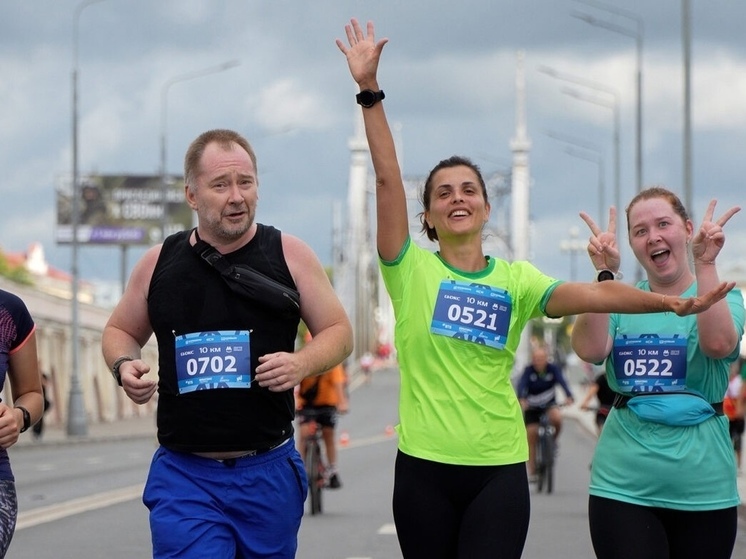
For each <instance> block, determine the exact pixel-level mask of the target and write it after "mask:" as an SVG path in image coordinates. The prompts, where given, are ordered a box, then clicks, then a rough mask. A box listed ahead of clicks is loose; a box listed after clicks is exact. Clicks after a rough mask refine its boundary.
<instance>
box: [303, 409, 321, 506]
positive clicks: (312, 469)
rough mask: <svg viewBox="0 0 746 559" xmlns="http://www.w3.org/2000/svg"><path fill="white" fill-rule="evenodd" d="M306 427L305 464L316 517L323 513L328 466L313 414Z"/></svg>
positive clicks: (310, 496)
mask: <svg viewBox="0 0 746 559" xmlns="http://www.w3.org/2000/svg"><path fill="white" fill-rule="evenodd" d="M306 413H308V412H306ZM306 425H307V428H308V435H307V436H306V438H305V453H304V455H303V464H304V465H305V467H306V478H307V479H308V504H309V510H310V513H311V514H312V515H316V514H321V513H322V512H323V511H322V498H321V492H322V490H323V489H324V487H325V486H326V464H325V463H324V458H323V455H322V453H321V428H320V427H319V424H318V423H317V421H316V418H315V417H314V416H313V414H309V421H308V423H306Z"/></svg>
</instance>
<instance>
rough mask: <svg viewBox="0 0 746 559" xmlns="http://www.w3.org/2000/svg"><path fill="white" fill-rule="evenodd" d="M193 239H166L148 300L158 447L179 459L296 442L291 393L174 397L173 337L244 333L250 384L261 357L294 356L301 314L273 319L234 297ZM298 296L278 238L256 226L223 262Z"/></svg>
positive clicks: (257, 388) (262, 391) (256, 391)
mask: <svg viewBox="0 0 746 559" xmlns="http://www.w3.org/2000/svg"><path fill="white" fill-rule="evenodd" d="M189 235H190V231H182V232H180V233H177V234H175V235H171V236H170V237H168V238H167V239H166V240H165V242H164V243H163V247H162V249H161V254H160V256H159V258H158V262H157V263H156V266H155V269H154V271H153V277H152V280H151V282H150V290H149V293H148V313H149V315H150V323H151V325H152V327H153V331H154V332H155V336H156V339H157V341H158V354H159V358H158V369H159V370H158V414H157V420H158V441H159V442H160V443H161V444H162V445H164V446H167V447H169V448H171V449H173V450H177V451H183V452H216V451H217V452H221V451H233V450H248V449H259V448H266V447H270V446H273V445H275V444H277V443H279V442H281V441H283V440H285V439H287V438H288V437H290V436H291V435H292V434H293V415H294V401H293V391H292V390H287V391H285V392H281V393H277V392H270V391H269V390H267V389H266V388H261V387H260V386H259V385H257V384H252V385H251V388H248V389H236V388H229V389H225V388H223V389H220V388H219V389H213V390H198V391H195V392H189V393H186V394H179V391H178V385H177V378H176V357H175V337H176V336H179V335H184V334H188V333H194V332H208V331H216V330H249V331H250V351H251V374H252V378H253V376H254V372H255V370H256V367H257V365H258V364H259V361H258V358H259V356H260V355H264V354H267V353H273V352H276V351H287V352H292V351H293V350H294V348H295V337H296V335H297V332H298V323H299V321H300V313H299V312H298V313H295V314H293V315H292V316H290V315H283V316H278V315H277V313H273V312H272V311H271V310H267V309H265V308H264V307H262V306H261V305H258V304H256V303H253V302H252V301H250V300H249V299H247V298H243V297H240V296H239V295H236V294H234V293H233V292H232V291H231V289H230V288H229V287H228V285H227V284H226V283H225V282H224V281H223V279H222V278H221V277H220V275H219V273H218V271H217V270H216V269H215V268H213V267H211V266H210V265H209V264H207V263H206V262H204V261H203V260H202V259H201V258H200V256H199V255H198V254H197V253H196V252H195V251H194V250H193V249H192V247H191V245H190V244H189ZM224 256H225V257H226V258H227V259H228V260H229V261H230V262H232V263H245V264H248V265H250V266H251V267H252V268H254V269H256V270H258V271H260V272H262V273H263V274H265V275H267V276H269V277H271V278H273V279H275V280H276V281H279V282H280V283H282V284H284V285H287V286H288V287H292V288H295V282H294V281H293V278H292V276H291V274H290V270H289V269H288V266H287V263H286V262H285V257H284V254H283V250H282V242H281V238H280V231H279V230H277V229H275V228H274V227H271V226H265V225H261V224H258V225H257V231H256V235H255V236H254V238H253V239H252V240H251V241H249V243H247V244H246V245H244V246H243V247H241V248H240V249H238V250H236V251H235V252H232V253H229V254H226V255H224Z"/></svg>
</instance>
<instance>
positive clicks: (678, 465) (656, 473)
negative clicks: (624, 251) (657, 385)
mask: <svg viewBox="0 0 746 559" xmlns="http://www.w3.org/2000/svg"><path fill="white" fill-rule="evenodd" d="M638 287H639V288H641V289H644V290H645V291H649V290H650V287H649V285H648V282H647V281H644V282H641V283H639V284H638ZM696 290H697V287H696V283H695V284H693V285H692V286H691V287H690V288H689V289H687V290H686V291H685V292H684V293H682V294H681V296H682V297H694V296H696V293H697V291H696ZM726 300H727V302H728V306H729V307H730V311H731V315H732V317H733V323H734V325H735V327H736V331H737V332H738V336H739V339H740V337H741V335H742V334H743V327H744V306H743V296H742V295H741V292H740V291H739V290H737V289H734V290H733V291H731V292H730V293H729V294H728V295H727V298H726ZM609 334H610V335H611V336H612V338H614V339H619V338H621V337H625V336H626V337H628V338H639V337H645V336H646V335H647V336H651V335H652V336H654V335H657V336H659V337H661V338H669V339H671V338H673V337H674V336H676V335H678V336H679V337H681V338H684V339H685V340H686V362H685V364H684V363H681V364H680V365H679V368H681V367H685V379H686V387H687V388H689V389H692V390H696V391H697V392H699V393H701V394H702V395H703V396H704V397H705V399H707V400H708V401H709V402H712V403H715V402H720V401H722V400H723V395H724V394H725V391H726V390H727V387H728V377H729V368H730V364H731V363H732V362H733V361H734V360H735V359H736V358H737V357H738V351H739V348H738V346H736V347H735V349H734V350H733V353H732V354H731V355H729V356H728V357H727V358H726V359H711V358H709V357H707V356H706V355H704V354H703V353H702V351H701V350H700V347H699V343H698V340H699V332H698V329H697V317H696V316H695V315H691V316H686V317H679V316H677V315H676V314H675V313H657V314H649V315H620V314H612V315H611V318H610V321H609ZM682 361H683V360H682ZM606 372H607V378H608V379H609V386H610V387H611V388H612V389H613V390H615V391H619V390H620V384H619V382H618V380H617V378H616V375H615V371H614V366H613V363H612V359H607V360H606ZM590 494H591V495H596V496H599V497H606V498H609V499H615V500H618V501H624V502H628V503H633V504H638V505H644V506H651V507H663V508H672V509H678V510H691V511H698V510H714V509H721V508H727V507H732V506H736V505H738V503H739V498H738V488H737V485H736V464H735V458H734V453H733V445H732V443H731V440H730V435H729V434H728V418H727V417H725V416H713V417H711V418H710V419H707V420H706V421H704V422H702V423H699V424H697V425H693V426H688V427H671V426H667V425H661V424H658V423H651V422H647V421H643V420H641V419H639V418H638V417H637V416H636V415H635V414H634V412H632V411H631V410H630V409H629V408H628V407H623V408H621V409H612V411H611V413H610V414H609V417H608V419H607V420H606V423H605V424H604V428H603V431H602V432H601V437H600V439H599V441H598V444H597V446H596V452H595V455H594V458H593V467H592V470H591V482H590Z"/></svg>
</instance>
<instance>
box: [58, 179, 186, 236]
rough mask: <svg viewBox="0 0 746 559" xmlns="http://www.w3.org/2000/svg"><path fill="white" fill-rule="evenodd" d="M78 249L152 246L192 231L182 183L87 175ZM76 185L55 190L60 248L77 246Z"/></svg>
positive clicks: (82, 189)
mask: <svg viewBox="0 0 746 559" xmlns="http://www.w3.org/2000/svg"><path fill="white" fill-rule="evenodd" d="M78 193H79V196H78V200H77V203H78V217H79V219H78V243H80V244H90V245H107V244H116V245H152V244H156V243H159V242H161V241H162V240H163V233H164V230H165V234H166V236H168V235H170V234H171V233H174V232H176V231H181V230H184V229H189V228H191V227H192V210H191V208H189V206H188V205H187V204H186V201H185V200H184V180H183V179H182V178H181V177H173V178H172V177H169V178H168V179H167V182H166V184H165V187H164V184H163V182H162V180H161V176H160V175H86V176H83V177H81V178H80V183H79V188H78ZM72 204H73V192H72V180H71V178H70V177H66V178H63V179H60V180H59V181H58V186H57V229H56V234H55V238H56V241H57V243H58V244H70V243H72V241H73V226H72V210H73V206H72Z"/></svg>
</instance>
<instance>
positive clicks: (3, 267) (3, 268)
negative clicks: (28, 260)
mask: <svg viewBox="0 0 746 559" xmlns="http://www.w3.org/2000/svg"><path fill="white" fill-rule="evenodd" d="M0 276H3V277H5V278H8V279H9V280H11V281H14V282H16V283H20V284H23V285H32V284H33V283H34V282H33V280H32V279H31V274H29V272H28V270H26V268H24V267H23V266H11V265H10V263H9V262H8V259H7V258H6V257H5V254H3V253H2V252H1V251H0Z"/></svg>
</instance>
